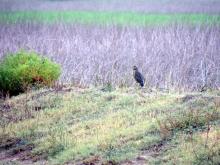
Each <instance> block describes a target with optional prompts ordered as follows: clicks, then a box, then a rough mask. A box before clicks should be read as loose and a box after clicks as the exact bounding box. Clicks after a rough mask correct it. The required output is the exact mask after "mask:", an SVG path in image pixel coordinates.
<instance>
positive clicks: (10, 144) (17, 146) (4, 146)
mask: <svg viewBox="0 0 220 165" xmlns="http://www.w3.org/2000/svg"><path fill="white" fill-rule="evenodd" d="M33 147H34V145H33V144H28V143H27V142H25V141H24V140H22V139H19V138H8V137H6V136H5V137H4V136H3V137H2V138H1V139H0V163H1V164H25V165H27V164H28V165H29V164H30V165H31V164H33V163H34V162H35V161H38V160H40V159H36V158H35V157H33V155H32V154H31V150H32V149H33ZM40 162H41V163H40V164H42V165H43V164H45V161H42V160H40ZM38 164H39V163H38Z"/></svg>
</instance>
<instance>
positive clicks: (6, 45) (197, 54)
mask: <svg viewBox="0 0 220 165" xmlns="http://www.w3.org/2000/svg"><path fill="white" fill-rule="evenodd" d="M0 36H1V37H0V50H1V51H0V56H1V57H2V56H3V55H5V54H7V53H9V52H15V51H17V50H19V49H21V48H24V49H28V50H34V51H37V52H39V53H40V54H43V55H45V56H48V57H49V58H51V59H52V60H54V61H56V62H58V63H59V64H61V66H62V76H61V78H60V81H61V82H64V83H73V84H80V85H82V86H91V85H97V86H100V85H106V84H108V83H109V84H110V85H112V86H132V85H134V81H133V79H132V66H133V65H137V66H138V67H139V68H140V70H141V72H142V73H143V75H144V76H145V78H146V86H148V87H157V88H166V89H174V90H175V89H178V90H204V89H205V90H207V89H209V88H219V86H220V84H219V82H220V80H219V77H220V75H219V74H220V72H219V68H220V61H219V52H220V47H219V46H218V44H219V42H220V41H219V39H220V31H219V27H218V26H215V25H212V26H199V25H198V26H185V25H173V26H165V27H118V26H107V27H106V26H98V25H79V24H75V25H69V24H62V23H60V24H53V25H48V24H34V23H26V24H25V23H21V24H19V23H18V24H5V25H3V24H2V25H1V26H0ZM125 59H126V60H125Z"/></svg>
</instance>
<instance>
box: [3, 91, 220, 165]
mask: <svg viewBox="0 0 220 165" xmlns="http://www.w3.org/2000/svg"><path fill="white" fill-rule="evenodd" d="M218 94H219V93H217V94H210V93H206V94H202V95H197V94H193V97H192V98H191V97H190V98H191V99H189V100H185V99H182V97H184V98H185V95H184V94H182V95H179V94H175V93H161V92H153V93H148V92H147V91H145V90H135V89H117V90H112V91H110V92H104V91H102V90H99V89H92V88H91V89H78V88H72V91H60V92H47V91H36V92H34V91H33V92H29V93H28V94H23V95H20V96H17V97H14V98H11V99H8V100H6V101H4V102H3V103H1V105H4V107H8V108H9V109H10V110H7V112H6V113H5V114H4V115H3V116H4V117H2V118H1V120H0V121H1V128H0V146H1V145H3V144H4V143H5V140H6V139H16V138H18V139H21V141H23V143H24V144H25V145H28V144H32V145H33V146H34V147H33V149H32V151H31V153H29V154H28V155H26V156H27V158H28V159H34V160H35V159H36V160H38V161H39V160H42V159H46V160H47V161H48V164H63V163H66V162H72V163H77V162H78V163H79V162H81V161H83V162H92V161H94V160H97V161H99V162H107V161H110V160H111V161H114V162H123V161H125V160H134V159H135V157H137V156H138V155H139V154H142V152H143V150H149V152H152V151H151V150H150V148H152V146H154V145H158V144H161V143H165V142H166V143H167V144H165V145H167V147H168V148H171V149H172V146H175V147H174V149H173V150H175V155H173V152H166V151H164V152H162V153H160V152H159V151H158V156H156V157H151V159H149V162H150V163H151V164H156V163H158V162H159V163H166V162H168V163H169V162H175V161H177V162H180V163H183V164H184V163H186V162H187V161H188V162H189V161H190V162H196V161H198V160H197V157H196V156H195V155H194V150H190V149H189V150H187V151H189V152H190V153H191V154H188V153H187V154H186V149H184V150H183V148H181V147H182V146H183V145H188V146H190V145H191V146H192V143H191V142H189V141H187V139H185V140H183V137H184V136H188V132H189V131H192V132H193V134H195V140H194V141H193V143H194V144H197V145H195V146H196V147H197V148H196V149H197V150H198V149H199V147H200V148H202V147H203V146H202V145H200V143H202V144H203V143H204V142H203V141H206V139H205V138H204V140H203V141H202V140H200V141H197V140H196V139H199V136H200V134H201V136H203V134H206V129H207V127H208V125H212V126H213V127H212V130H211V131H210V137H213V138H211V139H208V140H209V141H212V142H210V148H209V150H211V151H212V152H214V154H213V155H214V156H213V157H212V156H211V157H212V158H213V159H215V161H216V162H217V161H218V160H217V157H218V155H217V156H216V154H218V150H219V149H220V147H218V146H217V147H215V148H214V150H212V148H211V145H213V143H214V141H215V140H216V139H214V138H215V134H216V135H217V134H219V129H217V128H219V124H220V123H219V121H220V116H219V112H220V108H219V107H220V105H219V102H220V101H219V97H218V96H217V95H218ZM216 100H217V101H216ZM36 107H37V108H38V110H36ZM211 134H213V135H212V136H211ZM2 139H3V140H2ZM213 139H214V140H213ZM208 144H209V143H208ZM0 148H1V147H0ZM176 148H179V149H178V150H177V149H176ZM186 148H187V147H186ZM202 149H203V151H204V152H203V153H201V154H206V155H207V154H209V153H210V152H208V151H209V150H206V148H204V147H203V148H202ZM173 150H172V151H173ZM198 154H200V153H198ZM177 155H179V157H178V156H177ZM160 161H161V162H160ZM198 162H200V160H199V161H198Z"/></svg>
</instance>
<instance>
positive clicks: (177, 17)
mask: <svg viewBox="0 0 220 165" xmlns="http://www.w3.org/2000/svg"><path fill="white" fill-rule="evenodd" d="M19 21H26V22H29V21H31V22H33V21H35V22H43V23H56V22H60V21H61V22H64V23H75V22H77V23H82V24H101V25H103V24H104V25H112V24H116V25H135V26H143V25H144V26H145V25H167V24H173V23H183V24H192V25H194V24H219V23H220V16H219V15H208V14H144V13H134V12H89V11H63V12H57V11H41V12H39V11H18V12H0V22H3V23H5V22H9V23H16V22H19Z"/></svg>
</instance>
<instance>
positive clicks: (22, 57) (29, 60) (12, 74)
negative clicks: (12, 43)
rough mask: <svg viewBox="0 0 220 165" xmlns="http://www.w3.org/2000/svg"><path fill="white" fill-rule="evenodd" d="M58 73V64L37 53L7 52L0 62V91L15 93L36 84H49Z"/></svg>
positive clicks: (4, 93) (55, 78)
mask: <svg viewBox="0 0 220 165" xmlns="http://www.w3.org/2000/svg"><path fill="white" fill-rule="evenodd" d="M60 73H61V71H60V66H59V65H58V64H56V63H54V62H52V61H51V60H49V59H47V58H45V57H41V56H40V55H38V54H37V53H34V52H27V51H20V52H18V53H15V54H9V55H7V56H6V57H5V58H4V59H3V60H2V61H1V62H0V89H1V91H0V92H2V93H3V95H6V94H10V95H17V94H19V93H22V92H25V91H26V90H27V89H28V88H30V87H33V86H36V85H41V86H50V85H52V84H53V83H54V81H56V80H57V79H58V77H59V75H60Z"/></svg>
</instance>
